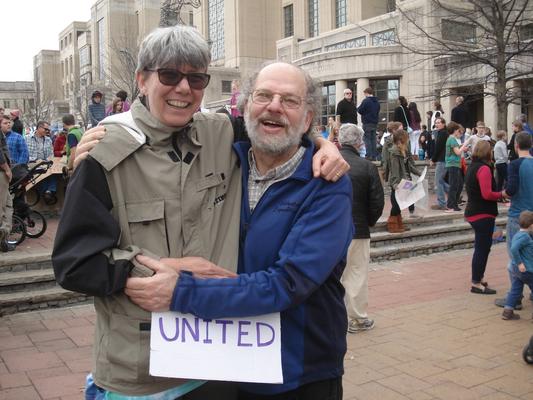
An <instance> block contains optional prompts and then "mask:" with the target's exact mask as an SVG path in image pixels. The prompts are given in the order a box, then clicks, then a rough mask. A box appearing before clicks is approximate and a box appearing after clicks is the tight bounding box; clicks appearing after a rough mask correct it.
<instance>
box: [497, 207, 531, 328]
mask: <svg viewBox="0 0 533 400" xmlns="http://www.w3.org/2000/svg"><path fill="white" fill-rule="evenodd" d="M518 224H519V225H520V231H518V232H517V233H516V234H515V235H514V236H513V239H512V242H511V255H512V257H513V262H514V263H515V264H516V265H517V266H518V271H516V270H515V271H511V276H512V282H511V290H509V293H507V298H506V299H505V307H504V309H503V314H502V319H505V320H513V319H520V315H518V314H515V313H514V311H513V309H514V307H515V306H516V304H517V302H518V301H519V300H520V299H521V298H522V290H523V289H524V284H526V285H528V286H529V287H530V288H532V287H533V238H532V237H531V235H533V211H522V212H521V213H520V217H519V218H518Z"/></svg>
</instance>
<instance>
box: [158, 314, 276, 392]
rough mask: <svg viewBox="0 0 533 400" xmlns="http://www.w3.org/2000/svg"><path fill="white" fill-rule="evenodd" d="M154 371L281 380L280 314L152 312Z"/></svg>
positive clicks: (207, 377)
mask: <svg viewBox="0 0 533 400" xmlns="http://www.w3.org/2000/svg"><path fill="white" fill-rule="evenodd" d="M150 375H153V376H164V377H169V378H187V379H205V380H219V381H236V382H256V383H283V374H282V371H281V329H280V317H279V313H275V314H268V315H261V316H259V317H249V318H217V319H212V320H210V319H202V318H199V317H196V316H194V315H192V314H180V313H176V312H163V313H152V329H151V337H150Z"/></svg>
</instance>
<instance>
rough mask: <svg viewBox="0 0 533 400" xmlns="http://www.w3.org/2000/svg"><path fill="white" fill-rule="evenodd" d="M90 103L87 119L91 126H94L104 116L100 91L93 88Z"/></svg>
mask: <svg viewBox="0 0 533 400" xmlns="http://www.w3.org/2000/svg"><path fill="white" fill-rule="evenodd" d="M91 102H92V104H89V121H90V122H91V126H96V125H98V123H99V122H100V121H101V120H103V119H104V118H105V106H104V104H103V103H102V92H100V91H98V90H95V91H94V92H93V94H92V96H91Z"/></svg>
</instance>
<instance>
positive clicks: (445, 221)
mask: <svg viewBox="0 0 533 400" xmlns="http://www.w3.org/2000/svg"><path fill="white" fill-rule="evenodd" d="M508 211H509V208H508V207H505V206H500V207H499V208H498V213H499V215H498V218H499V219H500V218H504V219H505V220H506V219H507V214H508ZM415 214H416V211H415ZM402 215H403V217H404V218H403V222H404V224H406V225H407V226H409V227H410V228H421V227H433V226H435V225H455V224H458V223H465V222H466V221H465V219H464V214H463V213H462V212H458V213H451V214H447V213H444V212H442V213H436V214H433V215H426V216H424V217H418V218H409V216H408V212H407V211H405V210H404V211H403V212H402ZM387 217H388V216H382V217H381V218H380V220H379V221H378V223H376V225H375V226H374V227H372V228H371V230H370V231H371V232H373V233H374V232H376V233H377V232H384V231H386V230H387Z"/></svg>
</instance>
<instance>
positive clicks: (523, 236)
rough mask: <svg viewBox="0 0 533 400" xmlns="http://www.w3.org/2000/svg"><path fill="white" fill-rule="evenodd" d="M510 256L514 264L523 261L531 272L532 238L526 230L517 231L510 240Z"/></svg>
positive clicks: (532, 261)
mask: <svg viewBox="0 0 533 400" xmlns="http://www.w3.org/2000/svg"><path fill="white" fill-rule="evenodd" d="M511 256H512V258H513V263H515V264H516V265H518V264H521V263H523V264H524V266H525V267H526V270H527V272H529V273H533V239H532V238H531V235H530V234H529V232H527V231H518V232H516V234H515V235H514V236H513V241H512V242H511Z"/></svg>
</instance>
